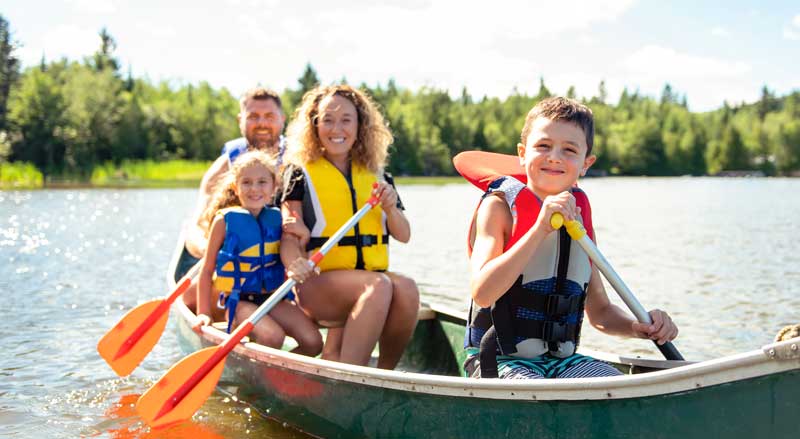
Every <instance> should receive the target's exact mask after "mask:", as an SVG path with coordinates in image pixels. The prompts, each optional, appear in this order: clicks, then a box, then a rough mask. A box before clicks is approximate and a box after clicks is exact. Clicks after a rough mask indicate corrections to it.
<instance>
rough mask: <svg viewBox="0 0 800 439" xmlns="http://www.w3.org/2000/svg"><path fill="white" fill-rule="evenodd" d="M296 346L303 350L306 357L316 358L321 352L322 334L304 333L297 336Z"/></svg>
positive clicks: (317, 332)
mask: <svg viewBox="0 0 800 439" xmlns="http://www.w3.org/2000/svg"><path fill="white" fill-rule="evenodd" d="M297 337H298V339H296V340H295V341H297V344H298V345H299V346H300V347H301V348H302V349H303V353H305V354H306V355H309V356H312V357H316V356H317V355H319V354H320V353H321V352H322V334H320V333H319V331H317V330H314V331H306V332H303V333H302V334H299V335H298V336H297Z"/></svg>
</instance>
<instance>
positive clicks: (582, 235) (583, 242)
mask: <svg viewBox="0 0 800 439" xmlns="http://www.w3.org/2000/svg"><path fill="white" fill-rule="evenodd" d="M550 225H551V226H553V228H554V229H559V228H561V226H562V225H564V217H563V216H562V215H561V214H560V213H555V214H553V216H551V217H550ZM565 226H566V228H567V233H569V236H570V237H571V238H572V239H573V240H574V241H576V242H577V243H578V245H580V246H581V248H583V251H585V252H586V254H587V255H589V258H590V259H591V260H592V261H593V262H594V263H595V265H597V268H598V269H599V270H600V272H601V273H603V275H604V276H605V277H606V279H608V282H609V283H610V284H611V285H612V286H613V287H614V289H615V290H616V291H617V294H619V297H621V298H622V301H623V302H625V304H626V305H628V309H630V310H631V312H632V313H633V315H634V316H636V319H637V320H639V321H640V322H641V323H646V324H652V323H653V320H652V319H651V318H650V314H649V313H648V312H647V311H646V310H645V309H644V307H643V306H642V304H641V303H639V301H638V300H637V299H636V296H634V295H633V292H631V290H630V289H629V288H628V286H627V285H625V282H623V281H622V278H621V277H619V275H618V274H617V272H616V271H614V269H613V268H612V267H611V264H610V263H609V262H608V261H607V260H606V258H605V257H604V256H603V254H602V253H600V250H598V249H597V246H596V245H594V242H592V240H591V239H589V237H588V236H587V235H586V230H585V229H584V228H583V225H581V223H579V222H578V221H574V220H573V221H567V223H566V225H565ZM653 343H655V345H656V347H657V348H658V350H659V351H661V353H662V354H663V355H664V358H666V359H667V360H681V361H683V356H682V355H681V354H680V352H678V349H676V348H675V346H674V345H673V344H672V342H666V343H664V344H663V345H660V344H658V343H656V341H655V340H653Z"/></svg>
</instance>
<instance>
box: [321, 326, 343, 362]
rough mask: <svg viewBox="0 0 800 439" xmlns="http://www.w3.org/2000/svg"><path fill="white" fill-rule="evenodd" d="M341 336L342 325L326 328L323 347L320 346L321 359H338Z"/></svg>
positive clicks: (340, 349)
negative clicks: (326, 332)
mask: <svg viewBox="0 0 800 439" xmlns="http://www.w3.org/2000/svg"><path fill="white" fill-rule="evenodd" d="M342 336H344V327H340V328H328V335H326V336H325V347H323V348H322V359H323V360H330V361H339V357H340V356H341V354H342Z"/></svg>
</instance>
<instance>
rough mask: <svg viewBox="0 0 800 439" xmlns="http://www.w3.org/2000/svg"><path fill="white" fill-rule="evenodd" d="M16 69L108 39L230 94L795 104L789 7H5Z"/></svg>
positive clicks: (151, 65) (600, 1) (510, 1)
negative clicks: (316, 87) (310, 74)
mask: <svg viewBox="0 0 800 439" xmlns="http://www.w3.org/2000/svg"><path fill="white" fill-rule="evenodd" d="M0 14H2V15H3V16H4V17H5V18H6V20H8V21H9V23H10V25H11V30H12V32H13V38H14V39H15V40H16V41H17V42H18V43H19V44H20V45H21V46H22V47H21V48H20V49H18V51H17V54H18V56H19V57H20V58H21V59H22V62H23V65H26V66H32V65H38V63H39V62H40V60H41V59H42V57H43V56H44V57H45V59H47V60H52V59H55V58H61V57H67V58H69V59H75V60H80V59H82V57H84V56H87V55H90V54H91V53H93V52H94V51H95V50H97V48H98V47H99V41H100V40H99V37H98V33H99V31H100V29H101V28H103V27H105V28H107V29H108V31H109V32H110V33H111V35H112V36H113V37H114V38H115V40H116V42H117V50H116V52H115V53H116V55H117V57H118V58H119V60H120V61H121V62H122V64H123V69H124V71H126V72H127V71H128V69H130V70H131V72H132V73H133V75H134V76H136V77H146V78H149V79H150V80H152V81H161V80H167V81H171V82H172V83H174V84H176V85H179V84H184V83H197V82H200V81H207V82H209V83H210V84H211V85H212V86H214V87H227V88H228V89H229V90H230V91H231V92H232V93H234V94H235V95H238V94H241V93H242V92H243V91H244V90H246V89H247V88H249V87H252V86H254V85H263V86H267V87H271V88H274V89H276V90H278V91H282V90H283V89H285V88H287V87H292V88H296V87H297V79H298V78H299V77H300V75H301V74H302V72H303V70H304V68H305V66H306V64H307V63H310V64H311V65H312V66H313V67H314V69H315V70H316V71H317V73H318V75H319V78H320V80H321V81H322V82H323V83H326V84H327V83H333V82H336V81H339V80H341V79H342V78H346V80H347V81H348V82H349V83H351V84H360V83H362V82H363V83H366V84H368V85H370V86H375V85H378V84H380V85H385V84H386V83H387V82H388V80H389V79H391V78H393V79H394V80H395V82H396V83H397V85H398V86H400V87H404V88H409V89H411V90H417V89H419V88H420V87H423V86H427V87H434V88H438V89H446V90H448V91H450V93H451V95H452V96H458V95H460V93H461V90H462V88H463V87H466V88H467V90H468V92H469V93H470V94H471V95H472V96H473V97H476V98H480V97H482V96H490V97H491V96H497V97H500V98H504V97H506V96H508V95H509V94H511V93H513V92H514V91H515V90H516V91H518V92H520V93H529V94H535V93H536V92H537V91H538V88H539V78H544V81H545V84H546V85H547V87H548V88H549V89H550V90H551V92H553V93H554V94H565V93H566V91H567V89H568V88H569V87H570V86H574V87H575V88H576V91H577V94H578V96H587V97H588V96H593V95H596V94H597V90H598V85H599V83H600V81H605V84H606V89H607V90H608V96H609V101H610V102H612V103H613V102H615V101H616V100H617V98H618V96H619V94H620V93H621V92H622V90H623V88H624V87H627V88H628V89H629V90H630V91H635V90H639V92H640V93H642V94H646V95H650V96H660V94H661V91H662V89H663V88H664V85H665V84H666V83H669V84H670V85H671V86H672V89H673V91H675V92H678V93H680V94H685V95H686V96H687V101H688V104H689V107H690V109H691V110H692V111H708V110H713V109H715V108H718V107H720V106H721V105H722V103H723V102H724V101H728V102H729V103H732V104H736V103H740V102H752V101H754V100H757V99H758V97H759V96H760V94H761V89H762V87H763V86H764V85H766V86H768V87H769V88H770V90H772V91H774V92H776V93H777V94H779V95H783V94H786V93H788V92H791V91H793V90H798V89H800V68H798V65H800V63H798V61H797V60H798V59H800V2H798V1H797V0H794V1H762V2H756V1H753V2H745V1H740V0H728V1H703V2H701V1H697V0H694V1H684V0H678V1H656V0H588V1H583V0H573V1H548V2H544V1H534V0H527V1H524V0H523V1H518V0H495V1H487V0H483V1H479V2H478V1H471V0H461V1H458V0H441V1H436V0H388V1H370V0H349V1H346V0H341V1H326V2H318V1H305V2H303V1H280V0H216V1H209V0H195V1H183V0H179V1H166V2H165V1H163V0H138V1H135V2H134V1H127V2H124V1H121V0H62V1H53V0H51V1H41V0H11V1H10V2H9V1H8V0H4V1H3V5H2V7H0Z"/></svg>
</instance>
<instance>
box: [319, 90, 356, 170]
mask: <svg viewBox="0 0 800 439" xmlns="http://www.w3.org/2000/svg"><path fill="white" fill-rule="evenodd" d="M317 135H318V136H319V140H320V142H321V143H322V148H323V150H324V155H325V157H327V158H328V159H332V158H342V157H346V156H347V155H348V154H349V153H350V149H351V148H352V147H353V144H354V143H355V142H356V137H357V136H358V113H357V111H356V107H355V105H353V103H352V102H350V101H349V100H348V99H346V98H343V97H341V96H339V95H332V96H328V97H326V98H324V99H323V100H322V101H320V103H319V112H318V119H317Z"/></svg>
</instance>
